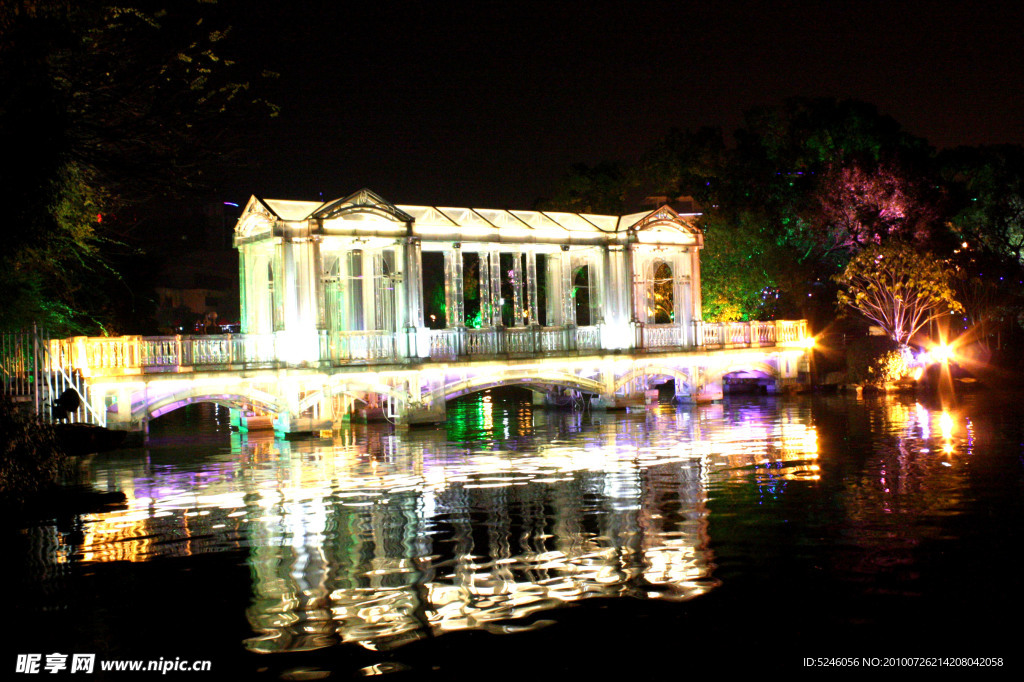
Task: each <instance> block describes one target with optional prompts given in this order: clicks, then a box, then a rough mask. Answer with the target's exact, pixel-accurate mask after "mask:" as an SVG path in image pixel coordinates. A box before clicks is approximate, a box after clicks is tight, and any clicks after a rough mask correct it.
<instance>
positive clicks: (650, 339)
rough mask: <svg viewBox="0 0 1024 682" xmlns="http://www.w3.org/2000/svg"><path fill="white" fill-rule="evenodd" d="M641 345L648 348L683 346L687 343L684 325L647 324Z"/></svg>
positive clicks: (642, 334)
mask: <svg viewBox="0 0 1024 682" xmlns="http://www.w3.org/2000/svg"><path fill="white" fill-rule="evenodd" d="M641 337H642V341H641V346H642V347H643V348H646V349H657V348H681V347H682V346H684V345H685V339H684V337H683V327H682V325H678V324H645V325H644V326H643V327H642V333H641Z"/></svg>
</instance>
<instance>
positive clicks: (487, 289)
mask: <svg viewBox="0 0 1024 682" xmlns="http://www.w3.org/2000/svg"><path fill="white" fill-rule="evenodd" d="M477 280H478V283H477V286H478V287H479V294H478V295H479V299H480V326H481V327H490V326H491V325H492V324H493V313H492V311H491V257H490V254H489V253H488V252H487V251H478V252H477Z"/></svg>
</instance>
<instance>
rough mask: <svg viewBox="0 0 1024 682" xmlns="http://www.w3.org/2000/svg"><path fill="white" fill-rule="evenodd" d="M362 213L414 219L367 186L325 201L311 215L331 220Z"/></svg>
mask: <svg viewBox="0 0 1024 682" xmlns="http://www.w3.org/2000/svg"><path fill="white" fill-rule="evenodd" d="M360 213H369V214H371V215H376V216H380V217H382V218H388V219H390V220H397V221H398V222H401V223H407V224H408V223H411V222H412V221H413V217H412V216H411V215H409V214H408V213H406V212H405V211H403V210H402V209H400V208H398V207H397V206H395V205H394V204H392V203H391V202H390V201H388V200H387V199H384V198H383V197H381V196H380V195H379V194H377V193H376V192H374V191H372V190H369V189H365V188H364V189H361V190H359V191H358V192H355V193H354V194H350V195H348V196H347V197H345V198H344V199H336V200H334V201H330V202H327V203H325V204H324V205H322V206H321V207H320V208H318V209H316V211H314V212H313V213H312V214H311V215H310V216H309V217H310V218H315V219H317V220H330V219H332V218H341V217H344V216H349V215H355V214H360Z"/></svg>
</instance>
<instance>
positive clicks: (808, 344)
mask: <svg viewBox="0 0 1024 682" xmlns="http://www.w3.org/2000/svg"><path fill="white" fill-rule="evenodd" d="M800 343H801V345H803V347H804V348H806V349H807V350H811V349H812V348H814V337H813V336H807V337H804V340H803V341H801V342H800Z"/></svg>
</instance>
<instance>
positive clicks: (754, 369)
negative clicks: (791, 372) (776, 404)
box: [708, 361, 779, 380]
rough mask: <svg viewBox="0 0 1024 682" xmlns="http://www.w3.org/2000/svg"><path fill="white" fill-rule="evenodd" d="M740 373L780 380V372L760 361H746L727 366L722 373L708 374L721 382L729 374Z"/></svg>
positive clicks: (769, 364)
mask: <svg viewBox="0 0 1024 682" xmlns="http://www.w3.org/2000/svg"><path fill="white" fill-rule="evenodd" d="M739 372H749V373H751V374H761V375H763V378H765V379H778V378H779V370H778V368H776V367H774V366H773V365H772V364H771V363H768V362H758V361H752V362H751V361H745V362H737V363H734V364H731V365H727V366H726V367H725V368H723V369H722V370H721V371H716V372H714V374H712V373H711V372H709V373H708V375H709V376H713V377H715V378H717V379H719V380H721V379H723V378H725V377H726V376H727V375H729V374H736V373H739Z"/></svg>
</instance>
